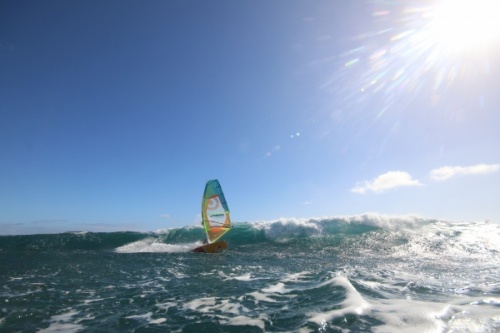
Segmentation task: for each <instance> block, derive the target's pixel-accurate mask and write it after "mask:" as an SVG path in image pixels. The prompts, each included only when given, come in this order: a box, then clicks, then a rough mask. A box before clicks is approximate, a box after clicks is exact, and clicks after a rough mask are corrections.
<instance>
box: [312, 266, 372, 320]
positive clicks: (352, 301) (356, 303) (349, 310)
mask: <svg viewBox="0 0 500 333" xmlns="http://www.w3.org/2000/svg"><path fill="white" fill-rule="evenodd" d="M326 285H336V286H341V287H343V288H344V289H345V291H346V299H345V300H344V301H343V302H342V303H341V305H342V308H341V309H337V310H331V311H327V312H324V313H314V312H313V313H309V316H310V318H309V320H310V321H311V322H314V323H316V324H318V325H322V323H325V322H328V321H331V320H332V319H333V318H337V317H341V316H345V315H346V314H357V315H361V314H362V313H363V312H364V311H365V310H366V309H369V308H370V304H369V303H368V302H367V301H365V299H364V298H363V296H361V294H360V293H359V292H358V291H357V290H356V288H354V286H353V285H352V284H351V282H349V280H348V279H347V278H345V277H343V276H338V277H334V278H332V279H331V280H328V281H326V282H323V283H322V284H321V286H326Z"/></svg>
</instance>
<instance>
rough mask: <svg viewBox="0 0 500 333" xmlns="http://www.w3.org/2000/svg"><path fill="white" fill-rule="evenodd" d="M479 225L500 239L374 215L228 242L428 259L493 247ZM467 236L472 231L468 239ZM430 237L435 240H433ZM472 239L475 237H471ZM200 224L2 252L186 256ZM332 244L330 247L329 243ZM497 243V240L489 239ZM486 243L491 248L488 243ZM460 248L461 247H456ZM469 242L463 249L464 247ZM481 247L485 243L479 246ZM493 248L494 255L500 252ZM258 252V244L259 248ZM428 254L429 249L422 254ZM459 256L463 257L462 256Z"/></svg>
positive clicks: (42, 241) (473, 225) (23, 243)
mask: <svg viewBox="0 0 500 333" xmlns="http://www.w3.org/2000/svg"><path fill="white" fill-rule="evenodd" d="M479 225H483V227H482V229H481V230H485V229H484V226H485V225H489V226H490V229H491V230H489V231H485V232H483V233H481V235H482V236H481V237H483V236H484V237H487V236H488V235H489V234H493V235H496V237H498V226H497V225H495V224H492V223H486V222H484V223H477V222H469V223H463V224H453V223H451V222H445V221H439V220H433V219H426V218H422V217H418V216H390V215H380V214H375V213H369V214H363V215H356V216H343V217H324V218H309V219H298V218H281V219H278V220H275V221H261V222H254V223H247V222H241V223H235V225H234V228H233V230H231V232H229V233H228V234H227V235H226V236H224V239H225V240H226V241H227V242H228V243H229V244H230V247H231V248H233V249H238V248H239V247H244V246H252V245H258V244H262V243H266V244H271V245H272V244H281V245H283V244H289V245H290V246H293V245H294V244H297V243H300V244H303V243H304V242H310V243H315V244H316V243H318V240H322V242H323V243H322V244H323V245H322V246H323V247H326V246H328V244H330V245H331V246H332V247H333V246H335V245H337V246H340V245H342V247H344V248H347V249H350V250H356V251H372V252H373V251H382V250H384V249H387V248H392V252H391V255H396V254H397V253H398V251H401V253H402V255H408V253H417V252H427V253H429V255H434V254H435V253H438V252H437V251H438V250H439V251H443V250H446V251H448V252H449V253H450V255H453V254H455V255H457V254H460V253H462V254H463V253H464V252H466V253H468V254H469V255H470V253H471V252H474V251H475V250H478V249H479V250H480V249H481V246H482V247H485V248H488V249H489V248H491V246H490V245H491V244H489V242H490V241H489V240H488V239H486V238H484V239H482V238H481V237H480V236H477V235H478V234H477V232H475V230H476V229H477V228H478V226H479ZM464 232H471V233H470V234H469V235H468V236H467V237H464V236H463V233H464ZM429 235H431V236H429ZM471 235H476V236H475V237H471ZM204 237H205V236H204V231H203V229H202V227H201V226H187V227H182V228H172V229H161V230H157V231H155V232H132V231H127V232H110V233H100V232H66V233H60V234H51V235H47V234H43V235H21V236H0V251H9V250H32V251H40V250H42V251H44V250H45V251H49V250H96V251H98V250H111V251H115V252H122V253H137V252H165V253H171V252H187V251H189V250H190V249H192V248H194V247H196V246H197V245H200V244H201V241H202V240H203V239H204ZM328 242H330V243H328ZM491 242H493V241H491ZM487 243H488V244H487ZM325 244H326V245H325ZM457 244H460V245H457ZM464 244H465V245H464ZM481 244H482V245H481ZM496 247H498V246H494V248H495V251H497V250H498V251H500V248H498V249H496ZM256 248H257V249H258V248H259V246H256ZM424 250H425V251H424ZM459 252H460V253H459Z"/></svg>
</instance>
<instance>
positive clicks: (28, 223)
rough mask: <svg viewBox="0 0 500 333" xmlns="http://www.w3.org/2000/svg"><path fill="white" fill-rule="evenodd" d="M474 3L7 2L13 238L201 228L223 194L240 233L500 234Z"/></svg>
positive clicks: (491, 27)
mask: <svg viewBox="0 0 500 333" xmlns="http://www.w3.org/2000/svg"><path fill="white" fill-rule="evenodd" d="M481 1H482V2H481ZM479 2H481V4H479ZM479 2H477V1H476V2H473V1H472V0H469V1H468V0H461V1H455V2H453V3H454V5H453V6H450V5H449V1H446V0H442V1H438V0H436V1H426V2H423V3H422V2H421V1H420V2H418V1H415V2H412V1H406V2H404V3H402V2H398V1H376V0H372V1H369V0H355V1H314V2H311V1H305V0H304V1H297V0H292V1H226V0H218V1H197V0H193V1H147V2H139V1H62V0H61V1H44V2H40V1H17V0H16V1H10V0H7V1H2V3H1V4H0V234H20V233H21V234H23V233H39V232H61V231H69V230H89V231H114V230H144V231H150V230H157V229H162V228H173V227H182V226H186V225H193V224H196V223H198V220H199V215H200V200H201V195H202V192H203V188H204V184H205V182H206V181H207V180H208V179H213V178H217V179H219V180H220V182H221V184H222V186H223V189H224V192H225V194H226V197H227V200H228V203H229V207H230V209H231V213H232V217H233V220H235V221H238V222H254V221H262V220H273V219H277V218H280V217H297V218H309V217H321V216H340V215H353V214H362V213H364V212H378V213H381V214H418V215H421V216H425V217H429V218H444V219H448V220H453V221H464V220H486V219H488V220H492V221H495V222H500V205H499V204H498V198H499V197H500V149H499V148H498V144H499V142H500V131H499V130H498V128H499V125H500V94H499V93H498V87H499V86H500V37H499V33H498V31H500V26H498V23H497V20H496V18H494V16H492V14H491V13H495V10H498V9H499V8H498V5H496V6H497V7H496V8H492V7H491V6H493V5H495V1H491V0H480V1H479ZM471 4H472V5H471ZM488 6H490V7H488ZM478 8H479V9H480V8H487V9H488V10H479V9H478ZM496 12H498V11H496ZM497 28H498V29H497Z"/></svg>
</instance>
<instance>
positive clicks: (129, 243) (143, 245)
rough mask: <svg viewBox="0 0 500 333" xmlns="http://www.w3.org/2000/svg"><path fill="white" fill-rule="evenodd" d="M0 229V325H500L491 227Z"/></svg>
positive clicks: (321, 328)
mask: <svg viewBox="0 0 500 333" xmlns="http://www.w3.org/2000/svg"><path fill="white" fill-rule="evenodd" d="M203 238H204V234H203V230H202V228H201V227H198V226H190V227H184V228H175V229H165V230H159V231H156V232H148V233H139V232H111V233H94V232H67V233H61V234H50V235H45V234H44V235H22V236H0V332H186V333H187V332H193V333H199V332H419V333H420V332H500V226H499V225H498V224H495V223H493V222H488V221H486V222H461V223H456V222H448V221H442V220H434V219H426V218H421V217H415V216H384V215H378V214H364V215H358V216H350V217H332V218H316V219H280V220H276V221H266V222H255V223H236V224H235V227H234V228H233V229H232V230H231V231H230V232H229V233H228V234H227V235H226V236H224V239H225V240H226V241H227V243H228V245H229V247H228V249H227V250H226V251H224V252H223V253H220V254H203V253H191V252H189V250H190V249H192V248H194V247H195V246H197V245H200V244H201V240H202V239H203Z"/></svg>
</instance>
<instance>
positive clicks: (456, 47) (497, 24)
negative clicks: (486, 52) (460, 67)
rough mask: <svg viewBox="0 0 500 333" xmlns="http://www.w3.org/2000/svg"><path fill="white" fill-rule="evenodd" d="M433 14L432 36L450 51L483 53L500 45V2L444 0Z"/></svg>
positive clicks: (490, 0) (498, 0)
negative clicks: (485, 49)
mask: <svg viewBox="0 0 500 333" xmlns="http://www.w3.org/2000/svg"><path fill="white" fill-rule="evenodd" d="M430 15H431V20H430V26H429V28H430V33H431V37H432V38H433V39H434V40H435V43H436V44H438V45H439V46H440V47H442V48H446V49H447V50H448V51H459V52H463V51H474V52H475V51H481V50H482V49H484V48H489V47H491V46H493V45H494V44H497V43H499V42H500V19H499V17H500V0H442V1H440V2H439V3H438V4H437V5H436V7H434V10H432V11H431V13H430Z"/></svg>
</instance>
